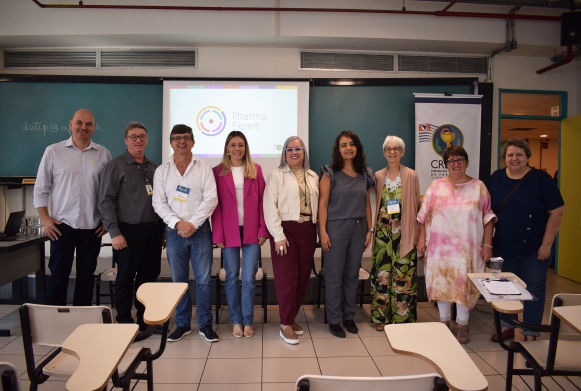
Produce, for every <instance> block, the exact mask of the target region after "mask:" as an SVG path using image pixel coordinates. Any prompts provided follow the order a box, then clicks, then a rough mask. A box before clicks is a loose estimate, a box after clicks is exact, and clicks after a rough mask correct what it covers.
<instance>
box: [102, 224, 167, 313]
mask: <svg viewBox="0 0 581 391" xmlns="http://www.w3.org/2000/svg"><path fill="white" fill-rule="evenodd" d="M119 229H120V230H121V234H122V235H123V237H125V241H126V242H127V247H125V248H124V249H121V250H113V259H114V260H115V263H116V264H117V279H116V280H115V306H116V309H117V318H116V319H117V323H133V318H132V317H131V308H132V303H133V301H135V308H137V321H138V322H139V323H141V322H143V313H144V312H145V307H144V306H143V304H141V303H140V302H139V301H138V300H137V298H136V297H135V292H137V289H139V287H140V286H141V284H143V283H145V282H155V281H156V280H157V277H158V276H159V272H160V268H161V242H162V236H163V232H164V230H165V225H164V224H163V222H162V221H160V222H159V223H149V224H141V225H132V224H126V223H119Z"/></svg>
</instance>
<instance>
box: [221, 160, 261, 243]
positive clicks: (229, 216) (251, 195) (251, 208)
mask: <svg viewBox="0 0 581 391" xmlns="http://www.w3.org/2000/svg"><path fill="white" fill-rule="evenodd" d="M213 171H214V176H215V177H216V190H217V192H218V206H216V209H215V210H214V213H212V239H213V242H214V243H224V245H225V246H226V247H240V246H241V243H240V230H239V226H238V205H237V203H236V189H235V187H234V178H233V177H232V172H229V173H228V175H225V176H220V171H222V164H219V165H217V166H216V167H214V168H213ZM256 171H257V172H256V179H248V178H244V244H255V243H258V237H259V236H264V237H268V231H267V229H266V224H265V223H264V213H263V211H262V195H263V194H264V186H265V183H264V177H263V176H262V168H261V167H260V166H259V165H258V164H256Z"/></svg>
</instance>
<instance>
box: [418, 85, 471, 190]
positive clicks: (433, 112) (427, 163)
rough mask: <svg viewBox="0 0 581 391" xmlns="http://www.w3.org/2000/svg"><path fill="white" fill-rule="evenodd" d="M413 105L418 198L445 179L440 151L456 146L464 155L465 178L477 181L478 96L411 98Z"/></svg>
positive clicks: (446, 173)
mask: <svg viewBox="0 0 581 391" xmlns="http://www.w3.org/2000/svg"><path fill="white" fill-rule="evenodd" d="M414 96H415V101H416V130H415V132H416V172H417V173H418V178H419V181H420V194H422V195H423V194H426V190H428V187H429V186H430V184H431V183H432V181H433V180H435V179H438V178H442V177H445V176H447V175H448V170H447V169H446V164H445V163H444V161H443V160H442V154H443V153H444V150H445V149H446V148H447V147H449V146H451V145H460V146H462V147H464V149H465V150H466V152H467V153H468V160H469V164H468V167H467V168H466V175H469V176H471V177H473V178H478V170H479V162H480V115H481V103H482V96H481V95H457V94H454V95H451V96H446V95H443V94H414Z"/></svg>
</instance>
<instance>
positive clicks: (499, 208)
mask: <svg viewBox="0 0 581 391" xmlns="http://www.w3.org/2000/svg"><path fill="white" fill-rule="evenodd" d="M533 171H535V168H533V167H531V169H530V170H529V172H527V173H526V174H525V176H523V177H522V178H521V179H520V181H518V183H517V184H516V185H514V187H513V188H512V190H511V191H510V193H508V195H507V196H506V197H504V200H502V202H501V203H500V206H499V207H498V209H497V210H496V212H495V213H496V215H497V216H498V215H499V214H500V211H501V210H502V208H504V204H506V202H507V201H508V199H509V198H510V197H511V196H512V195H513V194H514V192H515V191H516V189H518V187H519V186H520V185H522V183H523V182H524V181H525V179H527V177H528V176H529V175H531V173H532V172H533Z"/></svg>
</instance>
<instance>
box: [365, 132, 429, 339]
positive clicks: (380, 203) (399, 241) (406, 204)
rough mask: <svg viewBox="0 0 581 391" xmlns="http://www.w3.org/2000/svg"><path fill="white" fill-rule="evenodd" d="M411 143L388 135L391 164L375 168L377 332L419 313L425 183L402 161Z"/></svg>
mask: <svg viewBox="0 0 581 391" xmlns="http://www.w3.org/2000/svg"><path fill="white" fill-rule="evenodd" d="M404 154H405V143H404V142H403V140H402V139H401V138H399V137H396V136H387V138H386V139H385V142H384V143H383V155H384V156H385V158H386V159H387V163H388V165H387V167H386V168H384V169H383V170H379V171H377V172H376V173H375V199H376V210H377V215H376V219H375V225H374V227H375V238H374V241H373V258H372V265H371V296H372V298H373V299H372V302H371V321H372V322H374V323H375V324H376V329H377V331H382V330H383V328H384V327H385V325H386V324H389V323H411V322H415V321H416V318H417V311H416V303H417V285H416V258H417V255H416V247H415V243H416V240H417V238H418V232H419V231H418V224H417V212H418V209H419V205H420V185H419V181H418V175H417V174H416V172H415V171H414V170H412V169H411V168H408V167H406V166H404V165H402V164H400V160H401V158H402V157H403V155H404Z"/></svg>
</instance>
